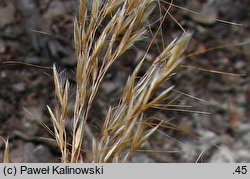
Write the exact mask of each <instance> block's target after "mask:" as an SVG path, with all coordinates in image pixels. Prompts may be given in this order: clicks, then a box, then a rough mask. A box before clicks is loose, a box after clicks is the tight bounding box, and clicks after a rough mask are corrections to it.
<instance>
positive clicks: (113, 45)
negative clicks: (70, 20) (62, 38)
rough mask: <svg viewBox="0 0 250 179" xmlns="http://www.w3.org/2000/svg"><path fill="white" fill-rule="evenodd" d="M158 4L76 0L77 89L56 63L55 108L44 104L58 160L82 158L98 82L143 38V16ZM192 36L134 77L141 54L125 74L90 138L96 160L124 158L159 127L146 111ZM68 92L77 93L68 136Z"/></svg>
mask: <svg viewBox="0 0 250 179" xmlns="http://www.w3.org/2000/svg"><path fill="white" fill-rule="evenodd" d="M156 3H157V1H156V0H106V1H100V0H93V1H92V4H91V5H90V3H89V2H87V1H86V0H80V3H79V16H78V18H75V20H74V42H75V53H76V57H77V66H76V75H75V80H76V88H75V91H74V92H72V91H71V90H70V84H69V82H68V81H67V80H66V81H63V80H62V79H61V77H60V75H58V72H57V70H56V67H55V66H54V67H53V71H54V83H55V93H56V96H57V99H58V102H59V109H58V110H54V111H52V109H50V108H49V107H48V109H49V113H50V115H51V119H52V121H53V126H54V134H55V139H56V143H57V145H58V147H59V149H60V151H61V154H62V156H61V161H62V162H73V163H75V162H80V161H82V152H83V151H84V149H85V146H82V145H83V140H84V139H83V137H84V134H85V131H86V126H87V120H88V118H90V117H89V111H90V110H91V108H92V105H93V102H94V99H95V97H96V94H97V92H98V89H99V86H100V84H101V82H102V80H103V78H104V76H105V74H106V72H107V70H108V69H109V68H110V66H111V65H112V64H113V63H114V62H115V61H116V60H117V59H118V58H119V57H121V55H122V54H124V53H125V52H126V51H127V50H128V49H130V48H131V47H132V46H133V45H134V44H135V43H136V42H137V41H140V40H141V39H143V38H145V37H146V36H147V31H148V26H149V25H148V23H147V20H148V17H149V16H150V15H151V14H152V12H153V10H154V8H155V7H156ZM190 36H191V34H190V33H188V32H187V33H184V34H183V36H182V37H181V38H179V39H176V40H174V41H173V42H172V43H170V44H169V45H168V46H167V47H166V48H164V49H163V51H162V53H161V54H160V55H159V56H158V57H157V58H155V60H154V61H153V62H152V65H151V67H150V68H149V70H148V71H147V73H146V74H145V75H144V76H143V77H142V78H141V79H140V80H139V81H136V79H137V73H138V71H139V70H140V66H141V65H142V63H143V61H144V58H143V59H141V62H140V63H139V64H138V66H137V68H136V69H135V70H134V73H133V74H132V75H131V76H130V77H129V78H128V81H127V84H126V86H125V89H124V93H123V96H122V99H121V101H120V103H119V104H118V105H117V106H116V107H113V108H112V107H110V109H109V111H108V113H107V116H106V119H105V122H104V124H103V127H102V131H101V134H100V136H99V137H97V138H96V139H95V138H93V146H92V155H93V161H94V162H111V161H112V162H119V161H127V160H128V158H129V157H130V156H131V155H132V154H133V153H134V152H135V151H136V150H137V149H138V148H139V147H140V146H141V144H142V143H143V142H144V141H145V140H147V139H148V137H149V136H150V135H151V134H152V133H153V132H154V131H155V130H156V129H157V128H158V127H159V126H160V125H161V122H159V123H158V124H155V122H154V123H151V120H150V118H149V117H146V115H145V112H146V111H147V110H148V109H150V108H154V107H157V105H158V104H159V103H160V102H161V101H162V100H163V99H165V98H166V96H167V95H168V93H169V92H170V91H171V89H172V88H173V87H172V86H171V87H169V88H167V89H165V90H164V91H163V92H161V93H160V94H158V93H156V91H157V90H158V89H159V87H160V86H161V85H162V83H163V82H164V81H165V80H166V79H168V78H169V77H170V76H171V74H172V72H173V71H174V69H175V68H176V67H177V66H178V65H179V64H180V62H181V58H180V56H181V54H182V53H183V51H184V50H185V48H186V46H187V43H188V41H189V39H190ZM69 93H72V94H74V95H75V96H74V104H73V106H74V116H73V119H72V120H73V124H72V125H73V126H72V131H70V132H71V134H68V133H67V132H68V131H67V130H66V120H68V118H69V117H68V106H69ZM157 94H158V95H157ZM69 136H70V137H69Z"/></svg>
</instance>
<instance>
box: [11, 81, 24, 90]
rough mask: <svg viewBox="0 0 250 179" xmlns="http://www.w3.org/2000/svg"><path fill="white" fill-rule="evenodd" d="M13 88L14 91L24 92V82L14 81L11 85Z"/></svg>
mask: <svg viewBox="0 0 250 179" xmlns="http://www.w3.org/2000/svg"><path fill="white" fill-rule="evenodd" d="M13 89H14V90H15V91H16V92H24V91H25V84H24V83H22V82H20V83H16V84H14V85H13Z"/></svg>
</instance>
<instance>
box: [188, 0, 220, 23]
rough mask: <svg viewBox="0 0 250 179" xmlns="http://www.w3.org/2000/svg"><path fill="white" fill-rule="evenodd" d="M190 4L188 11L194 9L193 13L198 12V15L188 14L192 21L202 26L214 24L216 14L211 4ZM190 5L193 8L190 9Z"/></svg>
mask: <svg viewBox="0 0 250 179" xmlns="http://www.w3.org/2000/svg"><path fill="white" fill-rule="evenodd" d="M190 4H191V7H190V9H194V11H196V12H200V13H199V14H196V13H189V14H188V15H189V16H190V18H191V19H192V20H193V21H195V22H197V23H200V24H203V25H213V24H214V23H215V22H216V19H217V18H218V12H217V9H216V8H215V6H214V5H213V3H209V2H208V3H205V4H200V3H197V2H195V1H194V2H192V3H190ZM192 5H193V6H194V7H192Z"/></svg>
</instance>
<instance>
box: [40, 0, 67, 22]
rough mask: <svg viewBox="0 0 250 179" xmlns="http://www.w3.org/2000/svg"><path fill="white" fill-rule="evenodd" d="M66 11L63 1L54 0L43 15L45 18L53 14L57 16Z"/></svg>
mask: <svg viewBox="0 0 250 179" xmlns="http://www.w3.org/2000/svg"><path fill="white" fill-rule="evenodd" d="M64 13H66V8H65V6H64V4H63V2H61V1H58V0H55V1H52V2H51V4H50V6H49V8H48V10H47V12H46V14H45V15H44V17H45V18H52V17H55V16H59V15H62V14H64Z"/></svg>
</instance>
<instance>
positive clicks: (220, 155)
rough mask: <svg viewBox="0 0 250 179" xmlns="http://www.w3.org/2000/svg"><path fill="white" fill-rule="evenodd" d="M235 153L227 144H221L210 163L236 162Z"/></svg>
mask: <svg viewBox="0 0 250 179" xmlns="http://www.w3.org/2000/svg"><path fill="white" fill-rule="evenodd" d="M234 162H235V159H234V154H233V152H232V151H231V150H230V149H229V148H228V147H227V146H221V147H219V148H218V150H217V151H216V152H215V153H214V154H213V156H212V157H211V159H210V161H209V163H234Z"/></svg>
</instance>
